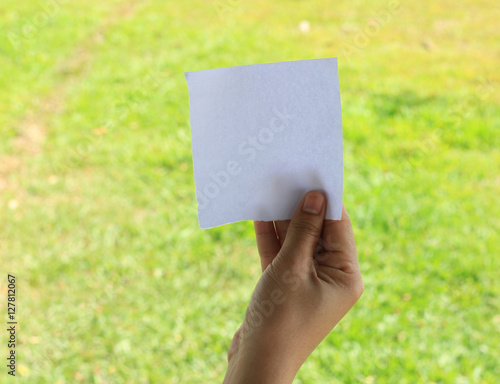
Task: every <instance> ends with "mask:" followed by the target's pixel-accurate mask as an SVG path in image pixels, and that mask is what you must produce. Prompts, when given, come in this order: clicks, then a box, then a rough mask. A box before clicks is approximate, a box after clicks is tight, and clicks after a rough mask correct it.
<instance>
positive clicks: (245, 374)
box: [224, 191, 364, 384]
mask: <svg viewBox="0 0 500 384" xmlns="http://www.w3.org/2000/svg"><path fill="white" fill-rule="evenodd" d="M325 211H326V201H325V198H324V196H323V194H322V193H320V192H317V191H311V192H309V193H307V194H306V195H305V196H304V198H303V199H302V201H301V202H300V204H299V207H298V209H297V211H296V212H295V214H294V216H293V218H292V220H291V221H290V220H287V221H277V222H275V223H274V224H273V222H263V221H256V222H254V225H255V234H256V238H257V247H258V250H259V254H260V260H261V265H262V271H263V274H262V276H261V278H260V280H259V282H258V283H257V286H256V287H255V290H254V292H253V295H252V298H251V300H250V304H249V306H248V308H247V311H246V314H245V319H244V321H243V324H242V325H241V327H240V328H239V329H238V331H237V332H236V334H235V335H234V338H233V340H232V342H231V345H230V347H229V352H228V361H229V366H228V370H227V373H226V377H225V379H224V383H231V384H233V383H238V384H241V383H252V384H255V383H259V384H265V383H273V384H279V383H291V382H292V381H293V378H294V377H295V375H296V373H297V371H298V370H299V368H300V367H301V365H302V364H303V363H304V361H305V360H306V359H307V357H308V356H309V355H310V354H311V352H312V351H313V350H314V349H315V348H316V347H317V346H318V344H319V343H320V342H321V341H322V340H323V339H324V338H325V336H326V335H328V333H329V332H330V331H331V330H332V329H333V327H335V325H336V324H337V323H338V322H339V321H340V319H342V317H344V315H345V314H346V313H347V312H348V311H349V309H351V308H352V306H353V305H354V304H355V303H356V301H357V300H358V299H359V297H360V296H361V294H362V293H363V289H364V287H363V282H362V279H361V274H360V272H359V266H358V261H357V254H356V245H355V242H354V236H353V232H352V227H351V222H350V220H349V216H348V215H347V211H346V209H345V207H344V206H342V219H341V220H324V217H325Z"/></svg>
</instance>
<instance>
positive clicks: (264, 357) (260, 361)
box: [224, 335, 303, 384]
mask: <svg viewBox="0 0 500 384" xmlns="http://www.w3.org/2000/svg"><path fill="white" fill-rule="evenodd" d="M252 336H253V337H249V338H245V339H243V340H241V339H240V343H239V347H238V350H237V351H235V352H234V353H233V354H232V356H231V359H230V360H229V363H228V369H227V373H226V377H225V379H224V384H247V383H248V384H254V383H259V384H267V383H269V384H291V383H292V382H293V379H294V377H295V375H296V374H297V372H298V370H299V368H300V366H301V365H302V363H303V361H302V360H301V359H298V358H297V356H295V354H294V353H293V351H294V349H290V348H288V347H290V346H289V345H288V346H286V347H285V346H281V345H276V344H273V343H266V342H265V341H264V340H266V339H267V338H262V337H256V335H252ZM259 341H261V342H259ZM262 341H264V342H262Z"/></svg>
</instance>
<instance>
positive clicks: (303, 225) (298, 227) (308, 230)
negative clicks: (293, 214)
mask: <svg viewBox="0 0 500 384" xmlns="http://www.w3.org/2000/svg"><path fill="white" fill-rule="evenodd" d="M292 228H293V229H292V230H293V231H294V232H296V233H301V234H306V235H309V236H314V237H318V236H319V235H320V234H321V228H319V227H318V226H317V225H315V224H313V223H311V222H308V221H305V220H297V221H296V222H294V223H293V227H292Z"/></svg>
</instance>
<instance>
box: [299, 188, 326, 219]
mask: <svg viewBox="0 0 500 384" xmlns="http://www.w3.org/2000/svg"><path fill="white" fill-rule="evenodd" d="M324 201H325V198H324V197H323V194H322V193H318V192H316V193H310V194H308V195H307V197H306V200H305V201H304V205H303V206H302V212H307V213H312V214H314V215H317V214H318V213H320V212H321V208H323V202H324Z"/></svg>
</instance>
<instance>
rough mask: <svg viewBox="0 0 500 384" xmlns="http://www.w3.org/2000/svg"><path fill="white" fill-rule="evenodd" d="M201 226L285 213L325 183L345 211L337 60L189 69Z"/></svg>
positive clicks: (337, 208) (331, 212)
mask: <svg viewBox="0 0 500 384" xmlns="http://www.w3.org/2000/svg"><path fill="white" fill-rule="evenodd" d="M185 75H186V80H187V83H188V88H189V107H190V113H191V137H192V147H193V148H192V149H193V167H194V177H195V184H196V198H197V201H198V220H199V223H200V227H201V228H212V227H216V226H219V225H223V224H228V223H233V222H237V221H241V220H262V221H272V220H286V219H290V218H291V217H292V216H293V213H294V212H295V210H296V208H297V206H298V204H299V202H300V200H301V199H302V197H303V195H304V194H305V193H306V192H307V191H309V190H313V189H315V190H320V191H322V192H323V193H324V194H325V195H326V197H327V201H328V207H327V211H326V219H334V220H338V219H340V218H341V212H342V173H343V164H342V116H341V108H340V89H339V79H338V70H337V59H335V58H329V59H315V60H302V61H290V62H282V63H271V64H257V65H245V66H239V67H228V68H218V69H209V70H205V71H196V72H187V73H186V74H185Z"/></svg>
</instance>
